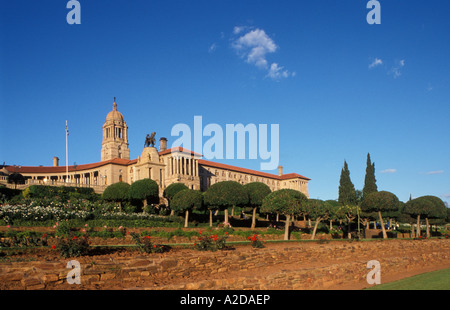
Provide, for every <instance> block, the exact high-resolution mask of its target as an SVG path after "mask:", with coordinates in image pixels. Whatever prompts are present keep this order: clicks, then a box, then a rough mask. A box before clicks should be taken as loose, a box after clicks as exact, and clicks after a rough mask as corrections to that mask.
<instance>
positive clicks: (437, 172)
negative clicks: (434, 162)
mask: <svg viewBox="0 0 450 310" xmlns="http://www.w3.org/2000/svg"><path fill="white" fill-rule="evenodd" d="M442 173H444V170H436V171H428V172H425V174H428V175H433V174H442Z"/></svg>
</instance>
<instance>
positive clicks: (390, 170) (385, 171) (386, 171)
mask: <svg viewBox="0 0 450 310" xmlns="http://www.w3.org/2000/svg"><path fill="white" fill-rule="evenodd" d="M380 172H381V173H395V172H397V169H384V170H382V171H380Z"/></svg>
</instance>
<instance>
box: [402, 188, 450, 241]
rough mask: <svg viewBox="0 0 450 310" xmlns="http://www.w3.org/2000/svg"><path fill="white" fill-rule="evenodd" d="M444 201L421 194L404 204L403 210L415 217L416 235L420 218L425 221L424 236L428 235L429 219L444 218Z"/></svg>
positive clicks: (418, 232)
mask: <svg viewBox="0 0 450 310" xmlns="http://www.w3.org/2000/svg"><path fill="white" fill-rule="evenodd" d="M446 211H447V210H446V207H445V204H444V202H443V201H442V200H441V199H440V198H438V197H436V196H421V197H418V198H415V199H412V200H410V201H408V202H407V203H406V204H405V212H406V213H408V214H410V215H411V216H416V217H417V231H416V237H419V236H420V219H421V217H422V218H425V221H426V237H427V238H429V237H430V228H429V227H430V226H429V219H438V218H441V219H444V218H445V217H446Z"/></svg>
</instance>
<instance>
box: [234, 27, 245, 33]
mask: <svg viewBox="0 0 450 310" xmlns="http://www.w3.org/2000/svg"><path fill="white" fill-rule="evenodd" d="M246 28H247V27H245V26H236V27H234V29H233V33H234V34H239V33H241V32H242V31H244V29H246Z"/></svg>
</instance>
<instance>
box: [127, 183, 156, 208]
mask: <svg viewBox="0 0 450 310" xmlns="http://www.w3.org/2000/svg"><path fill="white" fill-rule="evenodd" d="M129 195H130V198H131V199H136V200H142V202H143V208H145V207H146V206H147V203H148V200H150V201H151V202H158V198H159V187H158V183H156V181H154V180H152V179H142V180H139V181H136V182H133V184H131V186H130V189H129Z"/></svg>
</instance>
